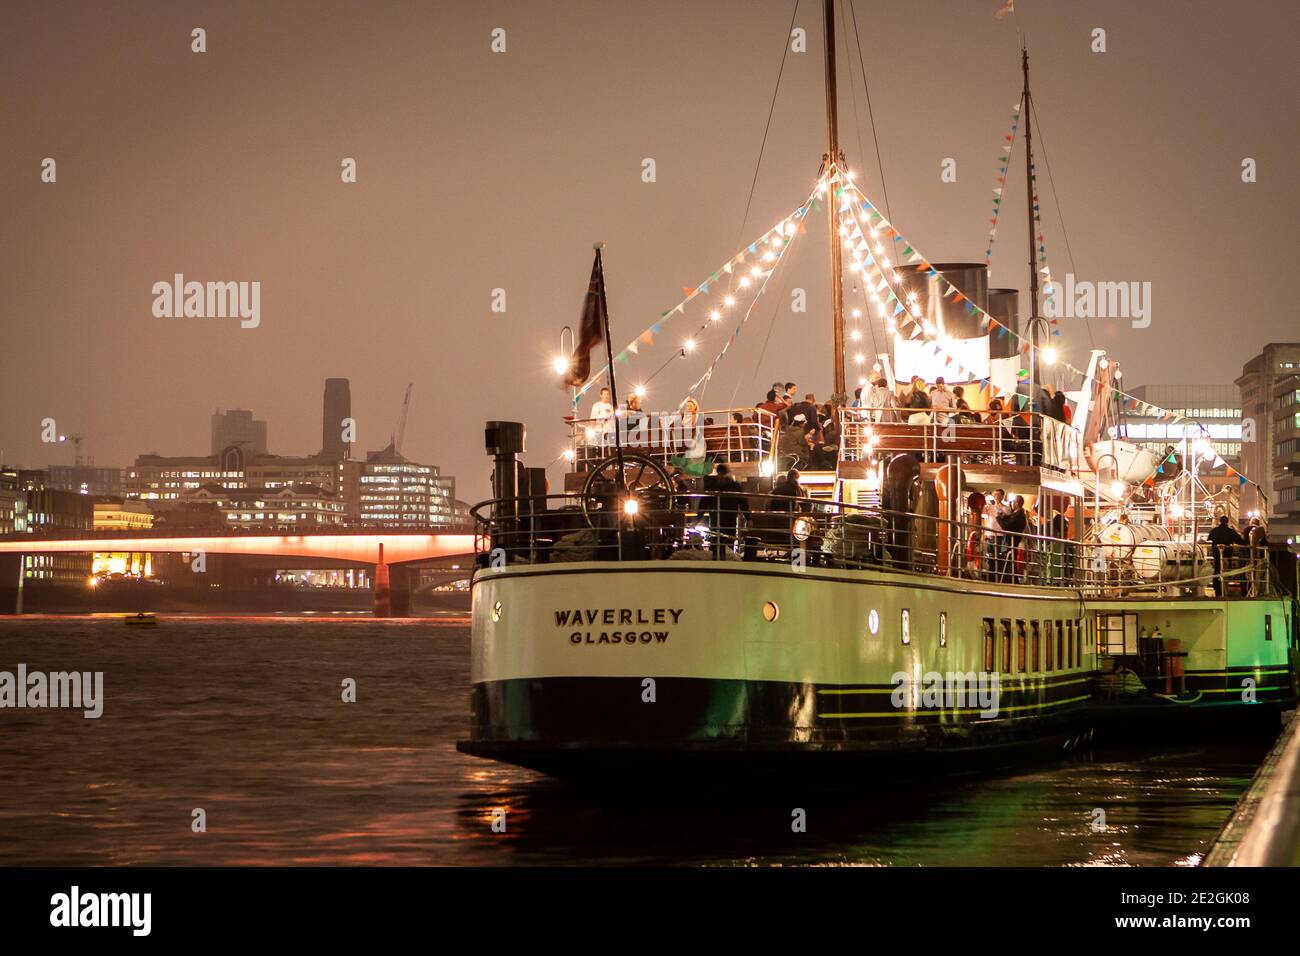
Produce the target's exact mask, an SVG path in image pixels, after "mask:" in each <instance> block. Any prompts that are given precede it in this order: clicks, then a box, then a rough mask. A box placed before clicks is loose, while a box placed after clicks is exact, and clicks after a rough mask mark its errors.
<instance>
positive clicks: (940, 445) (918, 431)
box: [840, 408, 1081, 477]
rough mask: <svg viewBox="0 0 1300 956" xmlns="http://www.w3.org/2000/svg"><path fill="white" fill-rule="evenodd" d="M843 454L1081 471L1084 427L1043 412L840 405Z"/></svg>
mask: <svg viewBox="0 0 1300 956" xmlns="http://www.w3.org/2000/svg"><path fill="white" fill-rule="evenodd" d="M840 446H841V449H842V450H841V454H840V457H841V458H842V459H843V460H845V461H870V460H878V459H880V458H882V457H889V456H891V455H896V454H899V453H906V454H915V455H920V456H921V457H922V458H923V459H924V460H926V461H931V462H943V461H945V460H947V457H948V456H949V455H957V456H960V457H961V458H963V459H965V460H968V461H978V460H983V461H987V462H990V463H996V464H1010V465H1041V466H1043V467H1045V468H1050V469H1052V470H1054V471H1058V472H1061V473H1063V474H1067V475H1070V476H1072V477H1075V476H1077V475H1078V470H1079V461H1080V448H1081V443H1080V435H1079V430H1078V429H1077V428H1074V427H1073V426H1071V425H1067V424H1066V423H1065V422H1062V421H1058V420H1057V419H1055V418H1051V417H1050V416H1047V415H1043V414H1041V413H1038V412H1018V413H1015V414H1011V413H1007V412H982V413H981V412H969V411H956V410H943V409H935V410H932V411H928V412H927V411H920V410H918V411H909V410H908V409H905V408H904V409H894V408H886V409H873V408H844V409H841V410H840Z"/></svg>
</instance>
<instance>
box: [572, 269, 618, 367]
mask: <svg viewBox="0 0 1300 956" xmlns="http://www.w3.org/2000/svg"><path fill="white" fill-rule="evenodd" d="M608 322H609V312H608V307H607V305H606V302H605V274H604V267H603V265H602V264H601V259H600V249H597V250H596V260H595V262H593V263H592V264H591V281H590V282H589V283H588V284H587V296H586V298H585V299H583V301H582V318H581V319H579V320H578V342H577V344H576V345H575V346H574V348H573V355H572V357H571V358H570V359H569V368H568V371H567V372H566V373H565V377H564V384H565V385H568V386H570V387H571V388H581V387H582V386H583V385H585V384H587V377H588V376H589V375H590V374H591V350H592V349H594V348H595V347H596V346H597V345H599V344H600V343H601V342H603V341H605V326H606V325H607V324H608Z"/></svg>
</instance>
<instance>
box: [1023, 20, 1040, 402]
mask: <svg viewBox="0 0 1300 956" xmlns="http://www.w3.org/2000/svg"><path fill="white" fill-rule="evenodd" d="M1020 64H1021V69H1022V70H1023V71H1024V75H1025V88H1024V91H1023V92H1022V93H1021V98H1022V100H1023V103H1024V105H1023V107H1022V109H1021V111H1020V117H1021V122H1023V123H1024V124H1025V202H1026V209H1025V211H1026V212H1027V213H1028V216H1029V322H1028V326H1029V343H1030V344H1029V351H1030V355H1029V366H1030V367H1029V408H1030V409H1031V410H1032V409H1033V408H1035V407H1036V406H1037V405H1038V390H1039V389H1040V388H1042V384H1041V382H1042V375H1041V370H1042V366H1041V365H1040V364H1039V352H1040V350H1041V344H1040V343H1039V341H1038V339H1039V336H1040V335H1041V333H1042V324H1043V320H1042V318H1041V317H1040V316H1039V314H1038V255H1037V252H1036V236H1037V235H1038V231H1037V229H1036V228H1035V226H1034V141H1033V133H1032V129H1033V125H1034V124H1033V122H1032V117H1031V116H1030V112H1029V111H1030V106H1031V102H1030V98H1029V48H1028V47H1027V46H1025V45H1024V44H1023V43H1022V44H1021V47H1020Z"/></svg>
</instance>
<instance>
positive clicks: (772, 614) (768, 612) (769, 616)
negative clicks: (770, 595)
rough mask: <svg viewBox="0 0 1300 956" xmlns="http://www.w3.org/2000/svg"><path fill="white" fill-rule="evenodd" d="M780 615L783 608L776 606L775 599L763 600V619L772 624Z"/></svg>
mask: <svg viewBox="0 0 1300 956" xmlns="http://www.w3.org/2000/svg"><path fill="white" fill-rule="evenodd" d="M780 616H781V609H780V608H779V607H777V606H776V602H775V601H764V602H763V620H765V621H767V622H768V623H769V624H771V623H772V622H773V621H775V620H776V619H777V618H778V617H780Z"/></svg>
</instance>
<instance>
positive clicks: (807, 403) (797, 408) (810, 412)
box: [783, 392, 820, 426]
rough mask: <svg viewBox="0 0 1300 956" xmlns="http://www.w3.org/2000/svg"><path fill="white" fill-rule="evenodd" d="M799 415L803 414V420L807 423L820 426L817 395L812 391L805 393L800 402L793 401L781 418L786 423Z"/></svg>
mask: <svg viewBox="0 0 1300 956" xmlns="http://www.w3.org/2000/svg"><path fill="white" fill-rule="evenodd" d="M800 415H802V416H803V420H804V421H805V422H807V423H808V424H810V425H819V426H820V419H819V418H818V417H817V396H815V395H814V394H813V393H812V392H809V393H808V394H807V395H805V396H804V397H803V401H802V402H795V403H794V404H793V405H791V406H790V407H789V408H787V409H786V410H785V415H784V416H783V418H784V420H785V422H786V423H787V424H788V423H790V422H793V421H794V420H795V419H796V418H797V417H798V416H800Z"/></svg>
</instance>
